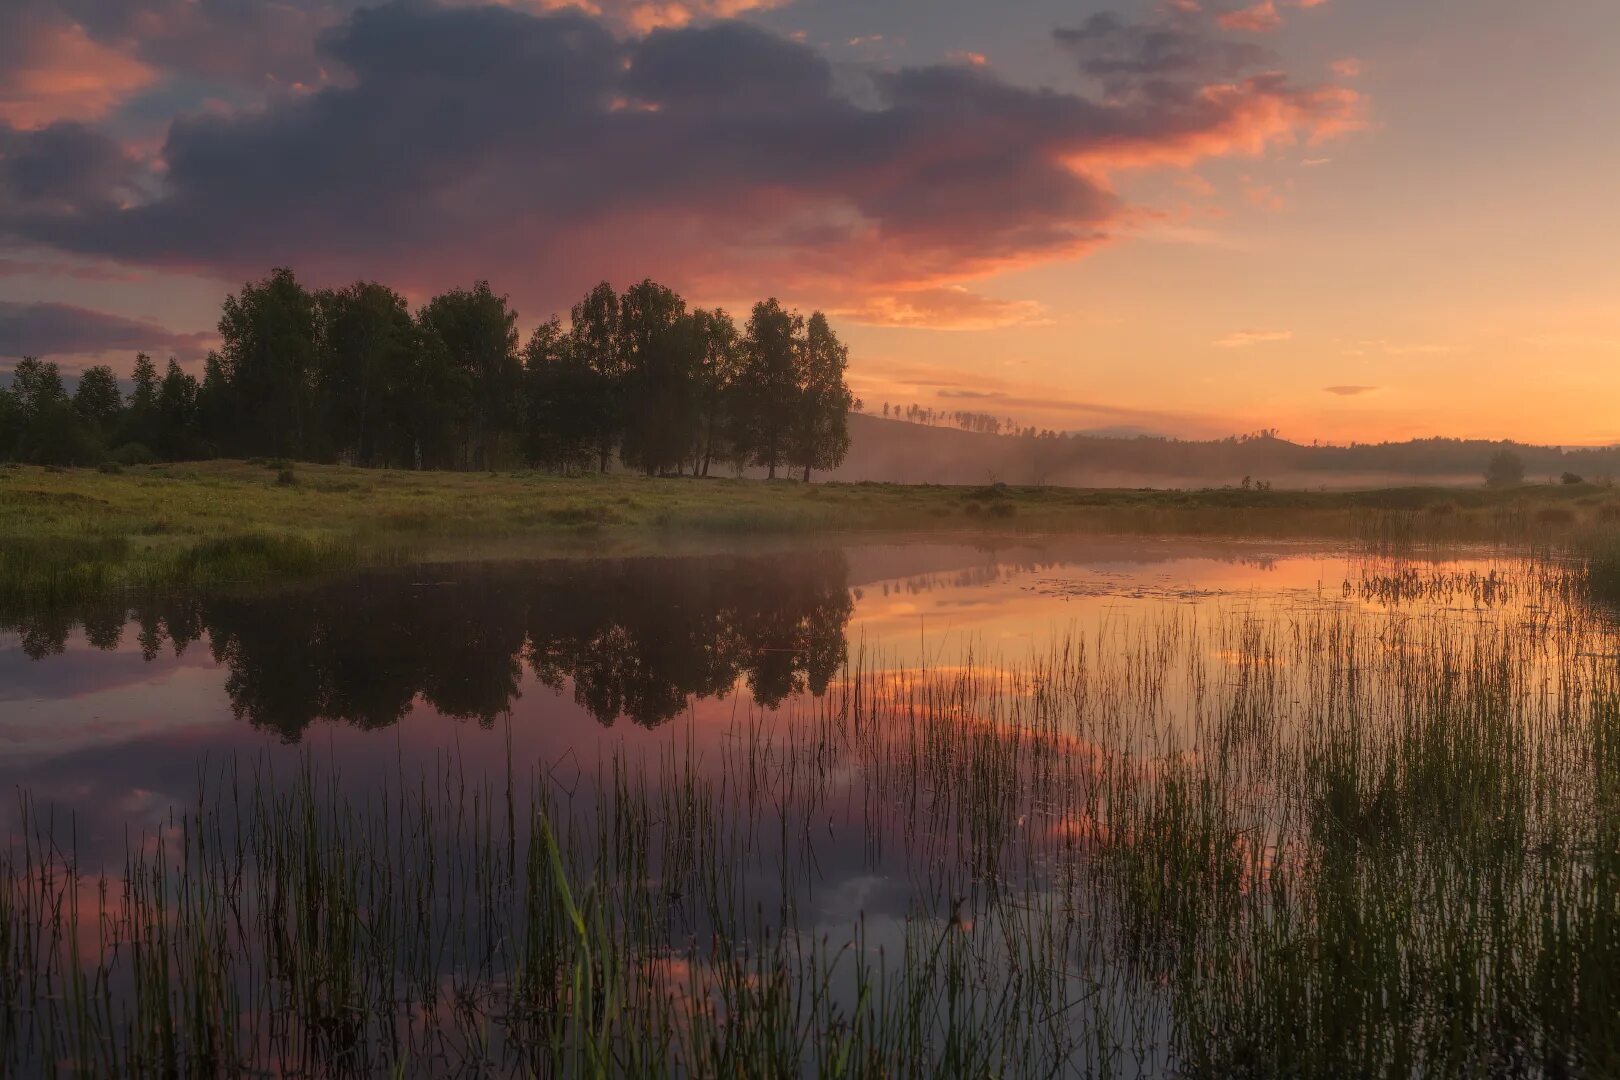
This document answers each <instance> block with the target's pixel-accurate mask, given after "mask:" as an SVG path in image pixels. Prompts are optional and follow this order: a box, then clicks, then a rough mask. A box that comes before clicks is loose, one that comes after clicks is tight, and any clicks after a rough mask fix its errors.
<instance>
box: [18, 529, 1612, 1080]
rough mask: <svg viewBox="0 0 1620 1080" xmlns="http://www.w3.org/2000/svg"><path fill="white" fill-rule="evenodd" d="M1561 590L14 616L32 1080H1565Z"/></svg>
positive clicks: (1123, 544)
mask: <svg viewBox="0 0 1620 1080" xmlns="http://www.w3.org/2000/svg"><path fill="white" fill-rule="evenodd" d="M1617 652H1620V642H1617V640H1616V633H1615V624H1614V621H1613V619H1612V618H1611V617H1610V616H1609V614H1608V613H1606V612H1604V611H1602V610H1599V609H1597V608H1594V607H1593V606H1592V605H1591V604H1589V603H1588V602H1587V601H1585V600H1584V599H1583V597H1582V595H1581V594H1580V593H1579V590H1578V589H1576V588H1574V586H1573V585H1572V582H1571V577H1570V575H1569V574H1568V573H1567V571H1566V570H1565V568H1564V567H1562V566H1561V565H1560V564H1559V563H1557V562H1556V561H1551V560H1547V559H1538V558H1532V557H1530V556H1529V555H1527V554H1523V553H1516V552H1512V551H1503V550H1487V549H1457V550H1446V551H1425V552H1422V553H1414V552H1406V553H1404V554H1399V555H1394V554H1387V553H1385V554H1375V553H1372V552H1369V551H1365V550H1358V549H1357V548H1356V547H1355V546H1354V545H1348V544H1345V543H1344V542H1340V541H1332V542H1329V541H1321V542H1317V541H1305V540H1298V539H1288V540H1272V541H1267V540H1256V539H1243V540H1208V539H1199V540H1191V539H1177V538H1165V537H1132V536H1096V537H1073V538H1062V539H1032V540H1028V541H1023V542H1016V543H1007V542H1002V543H997V544H990V543H986V544H981V545H975V544H971V543H965V542H961V541H954V540H952V541H941V540H937V539H933V540H925V541H924V540H914V539H913V540H908V539H904V538H901V539H894V540H881V541H862V542H857V543H847V544H842V545H838V544H828V543H823V544H819V545H813V546H795V545H788V544H778V545H773V546H772V547H770V548H768V549H763V550H755V551H752V552H737V551H725V550H718V551H711V552H700V553H693V554H682V555H669V556H634V557H614V558H585V557H569V558H554V559H513V558H504V559H500V560H497V561H486V562H467V563H444V564H434V565H424V566H409V567H401V568H396V569H389V570H379V571H375V572H370V573H365V574H359V575H355V576H352V577H347V578H341V579H336V580H327V581H322V582H318V583H314V584H298V585H286V586H277V587H273V588H256V589H252V590H247V589H244V590H222V591H216V592H212V593H208V594H200V595H191V594H171V595H159V596H141V597H138V598H124V599H118V600H108V601H104V602H100V603H96V604H91V605H84V606H80V607H75V608H70V609H58V610H44V611H40V610H16V611H3V610H0V783H3V784H4V786H5V788H6V789H7V791H8V792H15V793H16V794H15V797H14V798H11V799H8V800H7V802H6V804H5V806H4V808H3V810H0V823H3V826H4V828H5V830H6V833H7V836H8V842H9V849H10V855H9V858H8V862H7V863H6V865H5V875H4V888H3V891H0V927H3V928H4V929H3V931H0V932H3V933H4V934H5V935H6V937H5V938H4V939H3V941H0V944H4V945H5V949H4V950H0V951H3V952H4V954H5V955H6V960H5V961H4V964H5V965H6V967H5V968H4V969H3V970H0V976H4V978H5V981H6V983H7V984H8V985H9V987H10V990H9V991H8V993H7V995H6V997H5V998H4V999H3V1000H0V1027H3V1031H0V1036H4V1037H5V1040H6V1045H7V1047H8V1049H7V1050H6V1051H5V1052H4V1053H5V1061H6V1062H7V1064H8V1065H9V1066H10V1068H11V1069H12V1070H13V1071H19V1072H22V1073H24V1074H29V1073H34V1072H43V1071H46V1070H47V1068H48V1067H49V1066H51V1065H55V1066H56V1067H59V1068H66V1069H69V1070H81V1071H87V1072H112V1071H118V1072H137V1073H138V1072H147V1071H151V1072H170V1071H177V1072H192V1073H208V1074H213V1073H218V1072H233V1071H244V1072H245V1071H272V1072H284V1073H288V1074H300V1073H309V1072H316V1073H328V1072H334V1073H353V1074H376V1073H389V1074H397V1073H404V1074H409V1075H444V1074H450V1073H456V1074H468V1073H479V1072H492V1073H498V1074H507V1073H516V1074H525V1073H531V1072H538V1073H545V1074H552V1075H556V1074H563V1075H572V1074H575V1073H599V1072H611V1073H615V1074H618V1073H626V1072H630V1073H634V1072H659V1073H663V1072H682V1073H687V1074H692V1075H712V1074H715V1073H719V1072H727V1073H733V1074H737V1075H759V1074H762V1073H778V1074H794V1075H812V1074H813V1075H850V1074H862V1075H865V1074H871V1073H879V1072H881V1073H885V1074H896V1073H899V1072H910V1071H915V1072H916V1073H917V1074H920V1075H931V1074H933V1073H935V1072H936V1071H944V1072H948V1073H956V1074H970V1073H971V1074H975V1075H990V1074H994V1075H1162V1074H1167V1073H1194V1074H1205V1073H1207V1074H1212V1075H1230V1074H1234V1073H1247V1074H1252V1075H1279V1074H1286V1075H1344V1074H1345V1073H1346V1072H1351V1073H1359V1072H1363V1071H1366V1072H1386V1073H1394V1074H1412V1075H1416V1074H1420V1073H1428V1074H1435V1073H1439V1074H1451V1073H1454V1072H1473V1073H1536V1072H1546V1073H1551V1074H1559V1073H1564V1074H1568V1073H1574V1074H1582V1073H1584V1074H1589V1075H1599V1074H1601V1072H1602V1071H1603V1069H1604V1068H1605V1067H1606V1063H1610V1062H1612V1061H1614V1060H1620V1058H1611V1057H1609V1056H1608V1055H1610V1054H1611V1053H1614V1052H1615V1050H1616V1045H1615V1039H1616V1037H1615V1036H1614V1035H1612V1034H1608V1033H1607V1031H1608V1028H1609V1026H1611V1025H1608V1023H1607V1020H1606V1017H1607V1016H1608V1015H1611V1014H1609V1013H1607V1012H1606V1010H1607V1009H1608V1008H1609V1007H1610V1006H1611V1005H1615V1004H1620V979H1617V978H1611V977H1610V973H1614V975H1615V976H1620V966H1606V965H1608V964H1610V963H1611V962H1614V961H1620V899H1616V897H1617V896H1620V889H1614V890H1610V889H1609V885H1610V884H1615V885H1620V844H1617V843H1616V839H1617V837H1620V829H1617V828H1616V825H1617V824H1620V822H1617V821H1616V815H1614V814H1611V813H1610V812H1609V811H1610V808H1611V807H1612V806H1613V805H1615V804H1614V803H1613V802H1612V800H1614V799H1616V798H1620V752H1617V751H1620V704H1617V703H1620V678H1617V666H1616V664H1615V658H1616V654H1617Z"/></svg>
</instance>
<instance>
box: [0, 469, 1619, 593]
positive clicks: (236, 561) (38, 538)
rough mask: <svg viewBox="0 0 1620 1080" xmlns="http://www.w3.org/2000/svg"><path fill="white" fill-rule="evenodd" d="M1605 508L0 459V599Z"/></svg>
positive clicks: (1383, 530)
mask: <svg viewBox="0 0 1620 1080" xmlns="http://www.w3.org/2000/svg"><path fill="white" fill-rule="evenodd" d="M1615 518H1620V494H1617V493H1615V492H1612V491H1610V490H1608V489H1604V488H1597V487H1592V486H1587V485H1573V486H1569V487H1528V488H1521V489H1515V490H1511V491H1486V490H1483V489H1473V490H1459V489H1444V488H1400V489H1387V490H1380V491H1363V492H1305V491H1245V490H1241V489H1220V490H1207V491H1148V490H1082V489H1067V488H1004V487H995V488H961V487H940V486H902V485H892V484H812V485H804V484H799V483H794V482H791V481H778V482H774V483H767V482H764V481H758V480H738V479H715V480H694V479H689V478H688V479H651V478H644V477H639V476H605V477H602V476H591V477H582V478H581V477H576V478H570V477H560V476H555V475H551V474H547V473H515V474H465V473H417V472H399V471H388V470H367V469H353V468H345V467H341V466H316V465H301V464H300V465H296V466H290V467H289V466H285V465H284V464H282V463H269V464H265V463H246V462H225V461H219V462H202V463H195V464H184V465H168V466H147V467H133V468H128V469H126V470H124V471H122V472H119V473H102V472H98V471H95V470H77V469H67V470H47V469H41V468H34V467H16V466H13V467H7V468H4V469H0V594H3V595H11V596H30V597H40V598H45V599H52V598H57V599H60V598H71V597H76V596H84V595H91V594H94V593H97V592H101V591H106V590H111V589H119V588H130V587H136V588H140V587H168V586H176V585H203V586H207V585H214V584H220V583H226V582H237V581H252V580H263V579H269V578H276V577H286V576H298V575H307V574H311V573H316V572H319V571H322V570H330V569H342V568H346V567H353V566H358V565H367V564H377V563H384V562H389V561H395V560H400V559H408V558H414V557H422V556H429V555H432V554H433V553H434V552H436V551H440V550H445V549H447V548H451V547H454V546H457V545H462V546H472V545H474V544H476V543H481V542H492V541H517V542H519V543H532V544H534V545H536V547H537V548H542V547H544V546H546V545H552V546H556V547H561V546H564V545H568V544H571V543H572V544H578V543H580V542H581V541H582V540H583V541H587V542H589V543H590V544H593V545H595V544H600V543H602V542H605V541H614V540H619V541H622V540H625V539H628V538H639V539H641V540H643V541H647V542H656V541H658V540H660V539H662V538H667V537H671V536H675V535H680V534H685V535H705V534H708V535H727V534H732V535H735V534H772V533H775V534H801V533H812V532H834V531H856V530H868V531H870V530H891V531H892V530H905V531H917V530H931V531H938V530H951V531H958V532H963V533H984V532H1023V533H1029V532H1062V531H1076V530H1085V529H1110V530H1120V529H1124V530H1143V531H1167V532H1186V533H1219V534H1241V533H1266V534H1271V535H1277V534H1285V535H1288V534H1324V535H1339V534H1351V535H1359V536H1363V537H1366V538H1370V539H1372V540H1374V541H1377V542H1379V543H1400V542H1404V541H1407V540H1410V539H1412V538H1421V537H1425V536H1438V537H1450V536H1455V537H1467V538H1483V539H1491V538H1498V537H1504V536H1510V537H1514V538H1520V537H1523V536H1527V535H1529V536H1540V535H1548V534H1557V533H1562V532H1567V531H1569V530H1572V529H1582V528H1588V527H1593V526H1597V525H1598V524H1600V523H1601V522H1604V521H1608V520H1612V519H1615Z"/></svg>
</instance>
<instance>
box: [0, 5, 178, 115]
mask: <svg viewBox="0 0 1620 1080" xmlns="http://www.w3.org/2000/svg"><path fill="white" fill-rule="evenodd" d="M9 32H10V33H13V34H16V35H18V37H17V38H15V39H14V40H13V42H12V43H11V45H10V48H9V49H7V50H6V52H11V51H13V50H14V51H15V53H16V55H15V56H13V57H12V58H11V59H10V60H9V62H0V123H4V124H7V125H9V126H11V127H13V128H18V129H21V130H37V129H39V128H43V127H45V126H47V125H49V124H52V123H55V122H56V121H59V120H79V121H83V120H97V119H100V118H101V117H103V116H105V115H106V114H107V113H108V112H110V111H111V110H112V109H113V108H115V107H116V106H117V105H119V104H120V103H122V102H123V101H124V100H126V99H127V98H128V97H129V96H130V95H131V94H134V93H136V92H137V91H140V90H143V89H145V88H146V87H148V86H150V85H152V84H153V83H154V82H156V81H157V78H158V73H157V72H156V71H155V70H154V69H153V68H151V67H150V66H148V65H147V64H144V63H142V62H141V61H139V60H137V59H135V58H133V57H131V56H129V55H126V54H125V53H123V52H120V51H119V50H117V49H113V48H109V47H107V46H105V45H101V44H98V43H97V42H95V41H93V40H91V38H90V37H89V35H88V34H86V33H85V30H84V27H82V26H80V25H79V24H78V23H73V22H60V23H48V24H42V23H33V24H30V23H28V22H26V21H25V20H24V19H23V17H21V16H19V17H18V18H17V20H16V23H15V24H14V25H13V27H12V28H11V30H10V31H9ZM5 60H6V56H5V54H4V53H0V61H5Z"/></svg>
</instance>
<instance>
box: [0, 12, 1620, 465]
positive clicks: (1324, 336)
mask: <svg viewBox="0 0 1620 1080" xmlns="http://www.w3.org/2000/svg"><path fill="white" fill-rule="evenodd" d="M1617 40H1620V3H1616V2H1615V0H1545V2H1542V3H1527V2H1525V0H1259V2H1258V3H1253V4H1248V5H1245V4H1244V3H1243V2H1242V0H1152V2H1135V3H1132V2H1120V3H1113V4H1102V3H1089V2H1078V0H1064V2H1059V0H1028V2H1006V3H994V4H992V3H988V2H983V0H975V2H968V0H796V2H794V0H776V2H772V0H595V2H592V3H581V4H578V5H569V4H566V3H563V2H561V0H506V2H505V3H503V4H500V5H495V6H480V5H477V4H472V3H461V2H441V3H426V2H400V3H391V4H385V5H382V6H375V5H362V4H359V3H354V2H352V0H280V2H275V0H271V2H260V0H119V2H117V3H109V2H107V0H4V3H3V4H0V368H3V367H5V366H9V364H10V363H11V362H12V361H14V360H15V359H16V357H17V356H19V355H21V354H24V353H31V354H37V355H41V356H44V357H47V358H49V359H54V360H57V361H59V362H60V363H61V364H62V366H63V368H64V369H67V370H69V371H72V370H76V369H79V368H82V367H84V366H86V365H87V364H90V363H95V362H100V361H105V362H110V363H112V364H113V365H114V366H115V368H117V369H118V370H119V371H120V373H121V374H122V373H127V370H128V367H129V363H130V360H131V358H132V356H133V353H134V352H135V351H136V350H137V349H145V350H147V351H149V352H152V353H154V354H157V355H159V356H165V355H175V356H177V357H178V358H180V360H181V361H182V363H183V364H184V365H185V366H187V367H189V368H191V369H192V370H199V369H200V367H201V359H202V356H203V354H204V353H205V352H206V351H207V349H208V348H209V347H210V345H211V344H212V343H213V340H214V324H215V322H216V320H217V318H218V308H219V304H220V301H221V300H222V298H223V297H224V295H225V294H226V293H227V292H229V291H233V290H234V289H236V288H238V287H239V286H240V284H241V283H242V282H243V281H245V280H247V279H249V278H257V277H261V276H263V275H264V273H265V272H267V271H268V270H269V269H270V268H271V267H273V266H278V265H286V266H290V267H292V268H293V269H294V270H295V271H297V272H298V274H299V275H300V276H301V277H302V278H304V279H305V280H306V281H307V282H308V283H310V284H312V285H331V284H341V283H344V282H347V281H350V280H354V279H356V278H374V279H377V280H381V281H385V282H387V283H389V284H393V285H395V286H397V287H399V288H400V289H402V290H403V291H405V292H406V293H407V295H409V296H410V297H411V298H412V299H413V300H414V301H420V300H422V299H425V298H426V297H427V296H429V295H431V294H432V293H434V292H436V291H438V290H441V289H444V288H448V287H450V286H454V285H467V284H470V283H471V282H472V281H473V280H475V279H478V278H488V279H489V280H490V281H491V283H492V284H493V286H494V287H495V288H496V290H497V291H500V292H504V293H507V294H509V295H510V297H511V298H512V301H513V303H514V305H515V307H516V308H517V310H518V311H519V312H520V313H521V323H522V325H523V327H524V329H525V331H526V330H527V329H528V328H529V327H531V326H533V325H534V324H535V323H537V322H539V321H541V320H542V319H544V318H546V317H548V316H550V315H551V314H552V313H553V312H559V311H560V312H564V313H565V312H566V310H567V307H568V305H569V304H570V303H571V302H572V301H573V300H574V299H576V298H577V297H578V296H579V295H581V294H582V293H584V292H585V291H586V290H587V289H588V288H589V287H590V286H591V285H592V284H594V283H595V282H596V281H598V280H601V279H603V278H606V279H608V280H610V281H612V282H613V283H614V284H615V285H618V286H620V287H622V286H624V285H626V284H629V283H630V282H632V281H634V280H637V279H639V278H642V277H646V276H651V277H653V278H656V279H658V280H660V281H663V282H665V283H667V284H670V285H672V286H674V287H675V288H677V289H679V290H680V291H682V292H683V293H684V294H685V295H686V296H687V297H688V299H689V300H690V301H692V302H693V303H697V304H702V305H705V306H707V305H712V304H720V305H723V306H725V307H727V308H728V309H730V310H732V311H733V313H734V314H737V315H738V316H739V320H740V318H741V317H744V316H746V311H747V306H748V305H749V304H750V303H751V302H752V301H753V300H754V299H757V298H760V297H762V296H765V295H776V296H779V297H781V298H782V299H783V300H784V301H785V302H788V303H790V304H793V305H796V306H799V307H801V308H804V309H806V310H808V309H810V308H821V309H824V310H826V311H827V312H828V313H829V314H830V315H831V316H832V318H833V322H834V325H835V327H836V328H837V329H838V330H839V332H840V333H841V334H842V336H843V337H844V338H845V339H846V340H847V341H848V342H849V343H850V346H851V383H852V384H853V386H854V388H855V390H856V392H857V393H859V394H860V395H861V396H862V397H863V398H864V399H865V401H866V404H867V406H868V408H869V410H871V409H881V405H882V403H883V402H894V403H902V402H903V403H913V402H915V403H918V404H922V405H925V406H931V407H934V408H943V409H946V410H954V409H972V410H976V411H987V412H992V413H995V414H997V415H1003V416H1012V417H1014V418H1016V419H1018V420H1019V421H1020V422H1022V423H1035V424H1039V425H1041V426H1044V427H1054V428H1061V429H1069V430H1081V429H1119V430H1147V431H1153V432H1161V433H1165V434H1173V435H1183V436H1209V435H1226V434H1231V433H1237V432H1244V431H1252V430H1255V429H1258V428H1262V427H1265V428H1278V429H1280V430H1281V433H1282V434H1283V435H1284V436H1285V437H1288V438H1292V439H1295V440H1297V441H1304V442H1309V441H1311V440H1313V439H1320V440H1323V441H1332V442H1346V441H1350V440H1352V439H1356V440H1362V441H1368V440H1380V439H1401V438H1407V437H1411V436H1425V435H1434V434H1441V435H1455V436H1484V437H1511V438H1517V439H1521V440H1525V441H1533V442H1548V443H1565V444H1587V443H1608V442H1620V407H1617V406H1616V404H1615V403H1616V402H1617V401H1620V209H1617V207H1616V190H1617V180H1616V178H1617V177H1620V135H1617V133H1616V121H1615V117H1616V116H1617V115H1620V63H1616V62H1615V55H1616V42H1617Z"/></svg>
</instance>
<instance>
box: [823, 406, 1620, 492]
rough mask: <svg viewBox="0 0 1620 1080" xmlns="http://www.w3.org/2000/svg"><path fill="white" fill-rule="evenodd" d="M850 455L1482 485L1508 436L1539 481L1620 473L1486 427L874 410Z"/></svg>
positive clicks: (852, 467)
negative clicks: (1410, 430)
mask: <svg viewBox="0 0 1620 1080" xmlns="http://www.w3.org/2000/svg"><path fill="white" fill-rule="evenodd" d="M849 430H850V450H849V457H848V458H847V459H846V460H845V462H844V464H843V466H842V467H840V468H839V469H838V470H837V471H836V472H835V473H834V474H833V476H834V478H835V479H838V480H878V481H889V482H895V483H906V484H985V483H994V482H997V481H999V482H1002V483H1007V484H1051V485H1059V486H1066V487H1223V486H1227V485H1233V486H1235V485H1238V484H1241V483H1242V482H1243V479H1244V478H1245V477H1248V478H1250V479H1251V480H1253V481H1263V482H1266V483H1269V484H1271V485H1272V486H1274V487H1278V488H1324V487H1325V488H1355V487H1385V486H1392V485H1403V484H1439V485H1477V484H1480V483H1482V477H1483V474H1484V471H1485V465H1486V462H1487V461H1489V460H1490V457H1491V455H1492V454H1495V453H1496V452H1497V451H1499V450H1501V449H1503V448H1504V447H1506V448H1509V449H1512V450H1514V451H1515V452H1516V453H1518V454H1519V456H1520V457H1521V458H1522V459H1523V461H1524V465H1525V479H1526V481H1528V482H1545V481H1548V480H1557V479H1558V478H1559V476H1560V475H1561V474H1563V473H1565V472H1572V473H1575V474H1577V475H1579V476H1581V477H1583V478H1585V479H1587V480H1592V481H1601V480H1608V479H1611V478H1614V477H1620V447H1592V448H1585V447H1583V448H1576V449H1568V448H1563V447H1556V446H1527V445H1523V444H1519V443H1512V442H1492V441H1489V440H1485V439H1440V438H1434V439H1414V440H1411V441H1408V442H1397V443H1353V444H1351V445H1349V446H1305V445H1301V444H1299V443H1293V442H1289V441H1288V440H1286V439H1279V438H1276V437H1275V436H1272V435H1269V434H1261V435H1250V436H1233V437H1231V438H1226V439H1218V440H1208V441H1190V440H1182V439H1171V438H1166V437H1163V436H1157V435H1136V436H1129V437H1122V436H1109V435H1102V434H1097V433H1085V434H1069V435H1054V434H1046V435H1041V436H1029V435H991V434H983V433H979V432H972V431H964V430H961V429H959V428H955V427H945V426H930V425H925V424H914V423H910V422H907V421H903V420H887V419H882V418H879V417H875V416H867V415H864V414H852V415H851V416H850V421H849Z"/></svg>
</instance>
